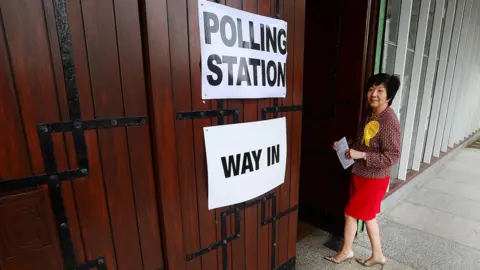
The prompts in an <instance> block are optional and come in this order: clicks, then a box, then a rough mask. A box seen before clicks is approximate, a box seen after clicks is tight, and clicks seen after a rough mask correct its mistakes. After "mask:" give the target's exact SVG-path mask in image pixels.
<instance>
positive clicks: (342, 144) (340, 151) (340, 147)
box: [336, 137, 355, 169]
mask: <svg viewBox="0 0 480 270" xmlns="http://www.w3.org/2000/svg"><path fill="white" fill-rule="evenodd" d="M336 145H337V156H338V159H339V160H340V163H342V166H343V169H347V168H348V167H350V166H352V165H353V164H354V163H355V162H354V161H353V159H347V158H346V157H345V152H347V150H349V147H348V143H347V139H345V137H343V138H342V139H341V140H339V141H338V142H336Z"/></svg>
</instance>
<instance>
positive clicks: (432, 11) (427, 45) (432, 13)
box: [423, 0, 437, 56]
mask: <svg viewBox="0 0 480 270" xmlns="http://www.w3.org/2000/svg"><path fill="white" fill-rule="evenodd" d="M431 1H432V2H431V3H430V12H429V13H428V25H427V36H426V38H425V49H424V53H423V54H424V55H426V56H428V54H429V53H430V43H431V42H432V31H433V18H434V17H435V6H436V3H437V1H436V0H431Z"/></svg>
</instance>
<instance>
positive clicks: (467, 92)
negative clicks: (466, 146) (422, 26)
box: [452, 1, 478, 143]
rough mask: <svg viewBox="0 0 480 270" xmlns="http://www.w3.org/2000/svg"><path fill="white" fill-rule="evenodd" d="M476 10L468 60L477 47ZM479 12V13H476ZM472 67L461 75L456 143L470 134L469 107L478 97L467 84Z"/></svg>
mask: <svg viewBox="0 0 480 270" xmlns="http://www.w3.org/2000/svg"><path fill="white" fill-rule="evenodd" d="M474 4H477V1H475V2H474ZM475 7H476V8H473V7H472V12H474V14H477V16H476V20H474V21H470V27H469V34H468V37H469V38H468V40H467V51H466V53H467V54H466V56H467V58H466V59H468V60H471V58H472V57H471V56H472V52H473V49H474V48H475V47H474V45H475V40H474V39H475V37H474V34H475V26H476V22H477V21H478V5H475ZM475 12H477V13H475ZM471 66H472V65H471V64H469V63H468V61H467V63H466V68H465V70H464V72H462V74H461V77H460V84H459V89H462V90H463V91H462V95H461V99H460V101H461V102H459V103H458V104H457V109H458V110H459V111H458V114H456V115H455V118H454V119H455V122H454V123H455V125H454V127H453V129H452V130H453V132H454V134H456V135H455V136H454V142H455V143H458V142H460V141H462V140H463V139H464V138H465V137H466V134H467V133H468V131H466V125H467V123H468V122H470V121H469V120H468V118H467V116H468V113H467V112H468V106H469V105H470V104H471V101H472V99H473V98H474V97H475V96H476V95H474V96H472V95H471V93H472V92H471V89H470V88H467V87H468V84H466V79H467V74H468V73H469V72H471V68H470V67H471ZM473 94H475V93H473Z"/></svg>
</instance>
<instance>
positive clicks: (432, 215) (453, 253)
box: [296, 148, 480, 270]
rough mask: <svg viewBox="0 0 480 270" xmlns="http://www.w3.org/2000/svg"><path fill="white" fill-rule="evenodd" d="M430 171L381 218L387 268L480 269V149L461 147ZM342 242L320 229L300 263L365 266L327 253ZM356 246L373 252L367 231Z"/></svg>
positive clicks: (303, 267)
mask: <svg viewBox="0 0 480 270" xmlns="http://www.w3.org/2000/svg"><path fill="white" fill-rule="evenodd" d="M434 166H435V165H434ZM432 167H433V166H432ZM425 175H426V176H424V178H425V179H423V180H419V181H418V183H414V184H412V185H411V186H410V187H409V188H405V190H408V193H407V194H404V195H402V196H400V195H399V196H397V198H395V201H394V203H392V202H389V203H388V204H389V206H388V207H387V210H385V211H384V212H383V213H382V214H381V215H380V216H379V218H378V220H379V225H380V233H381V238H382V245H383V250H384V253H385V255H386V256H387V258H388V261H389V262H388V263H387V265H386V266H385V267H384V269H407V270H408V269H432V270H433V269H435V270H437V269H448V270H455V269H459V270H460V269H462V270H477V269H478V270H480V150H478V149H472V148H467V149H459V150H458V151H457V153H455V154H454V155H453V156H451V157H448V158H446V161H444V162H443V163H441V164H440V165H439V166H438V167H437V168H434V169H432V170H431V171H430V172H427V173H426V174H425ZM415 181H416V179H414V180H413V181H412V182H415ZM398 192H399V193H401V190H400V191H398ZM392 196H393V195H392ZM386 204H387V203H386ZM382 207H383V206H382ZM341 245H342V239H338V238H335V237H332V236H330V235H329V234H327V233H325V232H322V231H320V230H317V231H315V232H314V233H313V234H311V235H309V236H308V237H306V238H305V239H303V240H301V241H300V242H299V243H298V245H297V268H296V269H297V270H314V269H364V267H363V266H361V265H360V264H358V263H356V262H353V263H351V264H350V263H344V264H342V265H335V264H332V263H330V262H328V261H326V260H324V259H323V256H326V255H332V254H335V251H334V250H338V249H339V248H340V247H341ZM354 252H355V253H356V256H357V257H361V258H366V257H369V255H370V242H369V240H368V236H367V234H366V232H365V233H361V234H360V235H359V236H358V237H357V239H356V240H355V242H354ZM373 268H374V269H375V268H376V269H379V268H380V267H379V266H376V267H373Z"/></svg>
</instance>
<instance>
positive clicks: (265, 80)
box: [198, 0, 287, 99]
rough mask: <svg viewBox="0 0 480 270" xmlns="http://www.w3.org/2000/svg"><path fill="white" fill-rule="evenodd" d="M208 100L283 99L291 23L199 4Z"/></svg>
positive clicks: (203, 2) (204, 95) (204, 88)
mask: <svg viewBox="0 0 480 270" xmlns="http://www.w3.org/2000/svg"><path fill="white" fill-rule="evenodd" d="M198 12H199V27H200V43H201V45H200V47H201V53H202V64H201V66H202V98H203V99H252V98H284V97H285V96H286V83H287V78H286V75H287V66H286V61H287V22H285V21H282V20H278V19H273V18H269V17H264V16H260V15H257V14H252V13H249V12H245V11H241V10H238V9H234V8H231V7H227V6H225V5H222V4H217V3H214V2H210V1H206V0H199V1H198Z"/></svg>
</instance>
